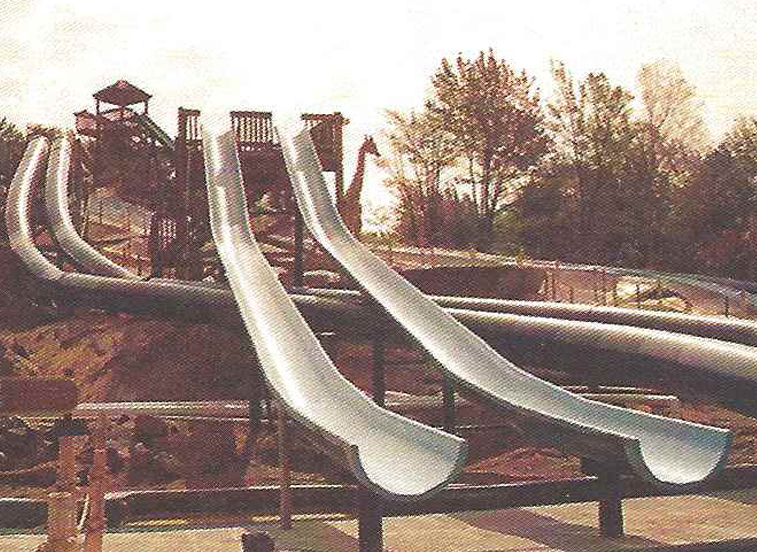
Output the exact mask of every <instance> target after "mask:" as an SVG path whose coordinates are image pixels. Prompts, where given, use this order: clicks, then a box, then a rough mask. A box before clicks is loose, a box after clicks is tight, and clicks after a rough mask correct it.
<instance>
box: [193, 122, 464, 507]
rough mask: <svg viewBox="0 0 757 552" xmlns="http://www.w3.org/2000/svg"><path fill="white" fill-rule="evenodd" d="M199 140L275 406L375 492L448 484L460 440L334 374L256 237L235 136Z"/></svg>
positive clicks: (405, 493)
mask: <svg viewBox="0 0 757 552" xmlns="http://www.w3.org/2000/svg"><path fill="white" fill-rule="evenodd" d="M203 144H204V147H203V152H204V157H205V173H206V181H207V187H208V203H209V207H210V226H211V230H212V232H213V238H214V241H215V243H216V248H217V249H218V252H219V254H220V256H221V260H222V262H223V265H224V268H225V269H226V276H227V278H228V280H229V283H230V285H231V289H232V291H233V293H234V297H235V298H236V300H237V304H238V305H239V311H240V313H241V315H242V319H243V320H244V323H245V326H246V327H247V331H248V333H249V335H250V338H251V339H252V342H253V344H254V345H255V351H256V352H257V356H258V359H259V361H260V365H261V367H262V371H263V374H264V375H265V377H266V380H267V381H268V384H269V387H270V388H271V389H272V390H273V392H274V393H275V394H276V395H277V396H278V398H279V401H280V403H281V404H282V405H284V407H285V408H286V410H287V412H288V413H289V414H290V415H291V416H292V417H293V418H295V419H296V420H297V421H299V422H300V423H301V424H302V425H304V426H306V427H309V428H311V429H312V430H314V432H315V433H317V434H318V435H319V436H320V437H321V439H322V440H324V439H325V440H326V441H327V442H328V444H329V445H330V449H331V450H330V452H332V454H334V455H335V456H337V457H338V458H340V459H341V461H342V463H343V464H344V465H347V466H349V467H350V468H351V470H352V472H353V474H355V475H356V476H357V477H358V479H359V480H360V481H361V482H362V483H363V485H365V486H367V487H369V488H372V489H373V490H374V491H376V492H383V494H386V495H390V496H391V497H392V498H404V497H410V496H412V497H417V496H420V495H423V494H425V493H428V492H430V491H432V490H434V489H437V488H439V487H440V486H442V485H444V484H445V483H447V482H448V481H449V480H450V479H451V478H453V477H455V476H456V475H457V473H458V471H459V470H460V469H462V466H463V463H464V459H465V454H466V447H465V444H464V441H463V440H462V439H459V438H457V437H454V436H452V435H449V434H446V433H444V432H441V431H439V430H436V429H433V428H430V427H427V426H424V425H421V424H420V423H417V422H414V421H412V420H409V419H406V418H403V417H401V416H399V415H397V414H395V413H393V412H390V411H388V410H385V409H383V408H381V407H379V406H378V405H377V404H375V403H374V402H373V401H371V400H370V399H369V398H368V396H366V395H365V394H363V393H362V392H361V391H360V390H359V389H358V388H357V387H355V386H354V385H352V383H350V382H349V381H348V380H347V379H346V378H344V377H343V376H342V375H341V374H340V373H339V371H338V370H337V369H336V367H335V366H334V365H333V363H332V362H331V360H330V359H329V357H328V355H326V353H325V352H324V350H323V348H322V347H321V345H320V344H319V342H318V340H317V339H316V337H315V335H314V334H313V333H312V331H311V330H310V328H309V327H308V325H307V323H306V322H305V320H304V319H303V318H302V316H301V315H300V313H299V312H298V311H297V308H296V307H295V305H294V303H293V302H292V300H291V299H290V298H289V296H288V295H287V292H286V290H285V289H284V287H283V286H282V285H281V283H280V282H279V280H278V278H277V276H276V274H275V273H274V272H273V270H272V269H271V267H270V266H269V265H268V262H267V261H266V260H265V257H263V254H262V252H261V251H260V249H259V247H258V245H257V243H256V241H255V238H254V237H253V233H252V229H251V227H250V222H249V218H248V210H247V201H246V197H245V192H244V185H243V182H242V172H241V168H240V166H239V159H238V158H237V148H236V142H235V140H234V134H233V132H231V131H229V132H226V133H224V134H222V135H220V136H210V135H209V134H208V133H207V132H206V131H204V132H203ZM400 465H401V466H402V467H401V468H399V466H400Z"/></svg>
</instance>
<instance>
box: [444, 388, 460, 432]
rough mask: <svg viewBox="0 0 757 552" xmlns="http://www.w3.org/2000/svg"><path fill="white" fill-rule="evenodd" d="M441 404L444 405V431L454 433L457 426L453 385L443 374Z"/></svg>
mask: <svg viewBox="0 0 757 552" xmlns="http://www.w3.org/2000/svg"><path fill="white" fill-rule="evenodd" d="M442 386H443V387H442V404H443V406H444V423H443V427H444V431H446V432H447V433H455V426H457V412H456V408H455V385H454V383H453V382H452V380H451V379H450V377H449V376H447V375H446V374H444V376H443V379H442Z"/></svg>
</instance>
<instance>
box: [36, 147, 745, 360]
mask: <svg viewBox="0 0 757 552" xmlns="http://www.w3.org/2000/svg"><path fill="white" fill-rule="evenodd" d="M53 157H55V158H56V159H57V163H56V167H57V168H56V169H55V171H56V172H55V174H54V176H55V178H48V179H47V184H46V189H45V205H46V208H47V215H48V220H49V221H50V224H51V226H52V231H53V235H54V237H55V240H56V241H57V242H58V244H59V245H60V246H61V248H62V249H63V250H64V251H65V252H66V253H67V254H68V255H69V256H70V257H71V258H72V259H73V261H74V263H76V264H77V266H79V267H81V268H83V269H84V270H86V271H88V272H90V273H92V274H97V275H100V276H110V277H113V278H127V279H135V280H136V279H142V278H139V277H138V276H137V275H136V274H134V273H133V272H131V271H129V270H127V269H125V268H123V267H121V266H119V265H118V264H116V263H114V262H113V261H111V260H110V259H108V258H107V257H106V256H105V255H103V254H101V253H100V252H98V251H97V250H96V249H95V248H94V247H92V246H91V245H90V244H88V243H87V242H86V241H85V240H84V239H82V238H81V236H79V234H78V233H77V232H76V228H75V227H74V225H73V222H72V219H71V214H70V211H69V206H68V173H69V166H70V159H71V145H70V142H69V141H68V140H64V141H56V143H55V144H54V145H53ZM149 281H150V282H154V283H157V282H162V283H165V284H167V285H172V284H178V285H181V284H185V285H187V286H202V287H209V284H207V283H204V282H180V281H177V280H171V279H162V278H151V279H149ZM210 287H212V286H210ZM216 287H218V286H216ZM298 291H301V293H294V294H292V297H293V299H294V301H295V304H299V303H300V302H301V298H302V296H305V295H316V296H320V297H328V298H332V299H336V300H339V301H353V302H354V301H356V300H359V299H360V298H361V297H362V296H361V295H360V293H359V292H356V291H348V290H336V289H322V290H321V289H302V290H298ZM429 297H430V298H431V299H432V300H433V301H434V302H436V303H437V304H438V305H439V306H441V307H444V308H445V309H447V310H449V309H462V310H471V311H486V312H499V313H504V314H513V315H524V316H530V317H546V318H556V319H561V320H575V321H579V320H580V321H585V322H599V323H602V324H620V325H624V326H636V327H639V328H648V329H652V330H664V331H667V332H678V333H684V334H690V335H695V336H699V337H707V338H712V339H720V340H723V341H731V342H734V343H741V344H744V345H751V346H757V324H755V323H754V322H753V321H750V320H739V319H736V318H733V317H731V318H723V317H716V316H701V315H691V314H682V313H673V312H657V311H650V310H644V309H629V308H619V307H602V306H597V305H584V304H566V303H554V302H544V301H515V300H504V299H482V298H475V297H445V296H434V295H430V296H429ZM533 328H534V329H536V330H538V328H539V323H536V324H534V325H533ZM591 333H592V334H593V332H591ZM631 333H633V332H631ZM624 336H625V337H632V336H631V335H627V334H623V335H621V338H623V337H624ZM608 338H609V339H604V340H602V341H604V342H606V343H614V342H615V338H614V337H613V336H612V332H610V333H609V334H608ZM621 341H622V339H621ZM665 349H666V348H665V347H664V346H663V347H661V349H660V351H661V354H664V351H665ZM674 349H675V347H674ZM658 358H664V357H658ZM742 366H744V370H745V369H746V366H747V365H744V364H742Z"/></svg>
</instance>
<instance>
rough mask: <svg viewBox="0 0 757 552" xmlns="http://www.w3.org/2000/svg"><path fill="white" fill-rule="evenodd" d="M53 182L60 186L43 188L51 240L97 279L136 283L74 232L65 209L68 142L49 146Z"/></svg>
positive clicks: (60, 141)
mask: <svg viewBox="0 0 757 552" xmlns="http://www.w3.org/2000/svg"><path fill="white" fill-rule="evenodd" d="M53 149H54V154H53V156H52V157H53V158H54V159H55V160H56V162H55V164H54V168H53V169H52V170H54V171H56V173H55V175H54V176H55V178H51V179H49V181H48V184H50V183H59V184H61V185H60V186H52V185H47V186H45V207H46V210H47V220H48V223H49V224H50V227H51V230H52V232H53V236H54V238H55V240H56V241H57V242H58V244H59V245H60V247H61V248H62V249H63V250H64V251H65V252H66V253H68V255H70V256H71V258H72V259H73V260H74V262H75V263H76V264H77V265H80V266H81V267H82V268H84V269H85V270H89V271H91V272H93V273H94V274H99V275H101V276H111V277H113V278H129V279H136V278H137V275H136V274H134V273H132V272H131V271H129V270H127V269H125V268H123V267H121V266H119V265H117V264H116V263H114V262H113V261H111V260H110V259H108V258H107V257H106V256H105V255H102V254H101V253H100V252H99V251H97V250H96V249H95V248H94V247H92V246H91V245H89V244H88V243H87V242H86V241H84V240H83V239H82V238H81V237H80V236H79V234H78V233H77V231H76V227H74V224H73V221H72V220H71V212H70V211H69V208H68V177H69V170H70V167H71V142H70V141H69V140H67V139H63V140H56V141H55V142H54V144H53Z"/></svg>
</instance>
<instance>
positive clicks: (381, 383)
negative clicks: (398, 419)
mask: <svg viewBox="0 0 757 552" xmlns="http://www.w3.org/2000/svg"><path fill="white" fill-rule="evenodd" d="M385 357H386V344H385V343H384V340H383V339H381V338H376V339H374V340H373V401H374V402H375V403H376V404H378V405H379V406H385V405H386V372H385V370H384V366H385V362H384V361H385Z"/></svg>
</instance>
